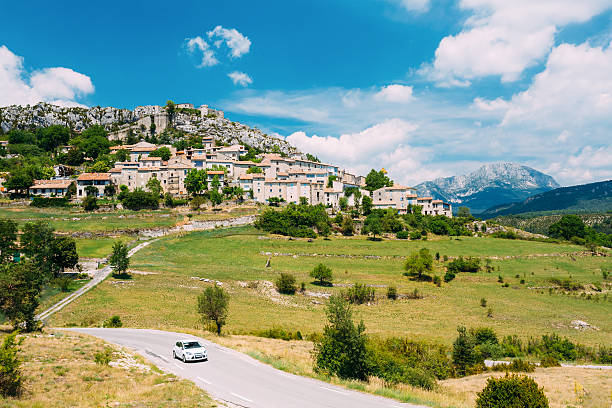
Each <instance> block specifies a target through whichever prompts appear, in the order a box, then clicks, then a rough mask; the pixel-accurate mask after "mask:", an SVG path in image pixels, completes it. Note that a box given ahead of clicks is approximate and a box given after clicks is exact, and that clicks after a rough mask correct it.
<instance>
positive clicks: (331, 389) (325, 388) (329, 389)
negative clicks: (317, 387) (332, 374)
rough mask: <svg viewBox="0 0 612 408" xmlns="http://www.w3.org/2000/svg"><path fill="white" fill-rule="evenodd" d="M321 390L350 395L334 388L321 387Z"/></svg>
mask: <svg viewBox="0 0 612 408" xmlns="http://www.w3.org/2000/svg"><path fill="white" fill-rule="evenodd" d="M321 388H323V389H324V390H327V391H331V392H337V393H338V394H342V395H348V393H347V392H342V391H338V390H334V389H333V388H327V387H321Z"/></svg>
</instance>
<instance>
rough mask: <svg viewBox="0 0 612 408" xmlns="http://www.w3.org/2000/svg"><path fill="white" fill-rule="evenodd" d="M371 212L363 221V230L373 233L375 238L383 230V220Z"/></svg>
mask: <svg viewBox="0 0 612 408" xmlns="http://www.w3.org/2000/svg"><path fill="white" fill-rule="evenodd" d="M372 215H373V214H371V215H370V216H369V217H368V218H366V220H365V222H364V223H363V232H364V233H366V234H372V236H373V237H374V238H376V236H377V235H381V234H382V232H383V227H382V222H381V220H380V217H373V216H372Z"/></svg>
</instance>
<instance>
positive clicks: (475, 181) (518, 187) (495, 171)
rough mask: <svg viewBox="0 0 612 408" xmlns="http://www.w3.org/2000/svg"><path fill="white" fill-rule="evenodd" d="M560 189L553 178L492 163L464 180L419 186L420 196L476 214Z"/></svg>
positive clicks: (520, 168) (505, 164)
mask: <svg viewBox="0 0 612 408" xmlns="http://www.w3.org/2000/svg"><path fill="white" fill-rule="evenodd" d="M557 187H559V184H557V182H556V181H555V180H554V179H553V178H552V177H551V176H548V175H546V174H544V173H541V172H539V171H537V170H534V169H532V168H530V167H527V166H523V165H520V164H517V163H492V164H487V165H484V166H482V167H480V168H479V169H478V170H476V171H474V172H472V173H470V174H465V175H461V176H453V177H447V178H438V179H435V180H433V181H426V182H424V183H421V184H419V185H417V186H416V189H417V193H418V194H419V196H432V197H434V198H436V199H441V200H444V201H447V202H450V203H452V204H453V205H454V206H455V208H457V207H459V206H466V207H468V208H470V210H471V211H472V213H480V212H482V211H484V210H486V209H487V208H490V207H493V206H496V205H499V204H502V203H507V202H512V201H520V200H524V199H525V198H527V197H529V196H531V195H534V194H538V193H542V192H544V191H549V190H551V189H554V188H557Z"/></svg>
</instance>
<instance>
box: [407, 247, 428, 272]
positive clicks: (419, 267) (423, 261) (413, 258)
mask: <svg viewBox="0 0 612 408" xmlns="http://www.w3.org/2000/svg"><path fill="white" fill-rule="evenodd" d="M404 270H406V273H405V275H407V276H413V277H415V278H417V279H419V280H421V279H423V274H428V273H431V272H433V257H432V256H431V253H429V250H428V249H427V248H421V249H420V250H419V251H418V252H413V253H412V254H410V256H409V257H408V259H406V263H405V264H404Z"/></svg>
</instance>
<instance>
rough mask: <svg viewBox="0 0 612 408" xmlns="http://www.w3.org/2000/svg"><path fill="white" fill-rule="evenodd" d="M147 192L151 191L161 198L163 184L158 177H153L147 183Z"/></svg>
mask: <svg viewBox="0 0 612 408" xmlns="http://www.w3.org/2000/svg"><path fill="white" fill-rule="evenodd" d="M147 190H149V192H150V193H151V194H155V195H156V196H159V195H160V194H161V193H162V185H161V182H160V181H159V180H158V179H157V177H151V178H150V179H149V180H148V181H147Z"/></svg>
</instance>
